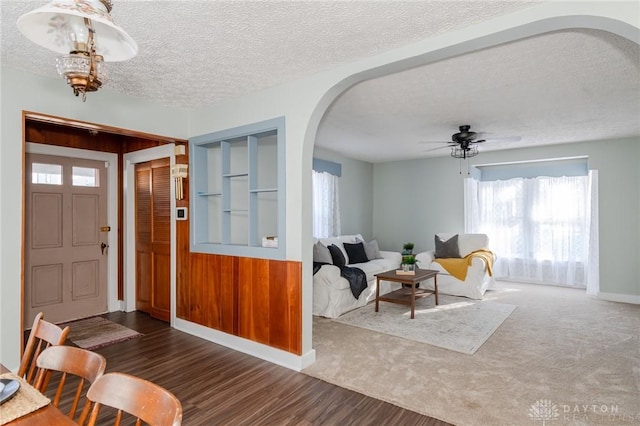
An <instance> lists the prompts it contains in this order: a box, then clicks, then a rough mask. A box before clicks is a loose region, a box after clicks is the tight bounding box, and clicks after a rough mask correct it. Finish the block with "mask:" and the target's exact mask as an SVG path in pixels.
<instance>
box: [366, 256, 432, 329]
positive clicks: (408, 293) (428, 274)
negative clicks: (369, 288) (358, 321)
mask: <svg viewBox="0 0 640 426" xmlns="http://www.w3.org/2000/svg"><path fill="white" fill-rule="evenodd" d="M375 276H376V312H378V304H379V303H380V301H383V302H391V303H398V304H400V305H407V306H411V319H413V318H414V314H413V312H414V308H415V303H416V299H419V298H421V297H427V296H430V295H432V294H433V295H434V296H435V299H436V305H437V304H438V271H434V270H433V269H417V268H416V270H415V274H414V275H404V274H402V275H401V274H398V273H397V271H396V270H395V269H393V270H391V271H386V272H382V273H380V274H376V275H375ZM430 278H433V290H429V289H426V288H419V287H418V288H417V287H416V286H417V285H418V284H419V283H420V282H422V281H426V280H428V279H430ZM380 280H384V281H392V282H396V283H402V284H406V285H407V287H404V286H403V288H401V289H400V290H396V291H392V292H391V293H387V294H385V295H384V296H380Z"/></svg>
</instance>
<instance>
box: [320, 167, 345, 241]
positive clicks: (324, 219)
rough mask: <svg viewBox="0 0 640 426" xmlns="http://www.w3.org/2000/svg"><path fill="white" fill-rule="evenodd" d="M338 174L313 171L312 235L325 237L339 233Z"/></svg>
mask: <svg viewBox="0 0 640 426" xmlns="http://www.w3.org/2000/svg"><path fill="white" fill-rule="evenodd" d="M338 179H339V178H338V176H335V175H333V174H330V173H327V172H318V171H315V170H314V171H313V236H314V237H315V238H327V237H332V236H336V235H340V206H339V203H338Z"/></svg>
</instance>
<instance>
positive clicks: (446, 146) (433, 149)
mask: <svg viewBox="0 0 640 426" xmlns="http://www.w3.org/2000/svg"><path fill="white" fill-rule="evenodd" d="M442 148H449V146H448V145H445V146H439V147H437V148H431V149H424V150H422V152H431V151H437V150H439V149H442Z"/></svg>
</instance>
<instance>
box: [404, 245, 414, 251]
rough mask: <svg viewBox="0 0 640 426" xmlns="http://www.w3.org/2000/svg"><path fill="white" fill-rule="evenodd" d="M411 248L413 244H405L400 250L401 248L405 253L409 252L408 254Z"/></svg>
mask: <svg viewBox="0 0 640 426" xmlns="http://www.w3.org/2000/svg"><path fill="white" fill-rule="evenodd" d="M413 247H414V246H413V243H405V244H404V245H403V246H402V248H403V249H404V250H407V251H409V252H410V251H411V250H413Z"/></svg>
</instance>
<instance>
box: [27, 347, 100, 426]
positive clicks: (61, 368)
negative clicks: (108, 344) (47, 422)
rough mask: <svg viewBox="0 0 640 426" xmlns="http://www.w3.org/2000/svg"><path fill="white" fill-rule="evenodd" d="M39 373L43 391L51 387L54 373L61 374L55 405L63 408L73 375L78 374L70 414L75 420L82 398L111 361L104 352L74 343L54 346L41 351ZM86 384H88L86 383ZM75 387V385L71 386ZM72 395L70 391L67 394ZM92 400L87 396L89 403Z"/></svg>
mask: <svg viewBox="0 0 640 426" xmlns="http://www.w3.org/2000/svg"><path fill="white" fill-rule="evenodd" d="M36 365H37V366H38V373H37V375H36V381H35V385H34V387H35V388H36V389H38V390H39V391H40V392H42V393H43V394H44V393H45V392H46V391H47V388H48V387H49V381H50V379H51V377H52V376H53V375H54V373H56V372H58V373H61V374H56V376H60V377H59V381H58V383H57V387H56V394H55V396H54V398H53V402H52V404H53V405H54V406H56V407H60V400H61V398H62V395H63V391H64V389H65V384H66V383H67V379H68V378H69V376H75V377H76V378H77V381H78V385H77V386H76V389H75V393H74V395H73V400H72V402H71V408H70V409H69V414H68V416H69V417H70V418H71V420H74V418H75V416H76V411H77V409H78V405H79V403H80V400H81V399H83V398H84V397H85V396H86V393H87V392H88V389H89V386H90V385H91V384H93V383H94V382H95V381H96V380H97V379H98V378H99V377H100V376H102V374H103V373H104V369H105V368H106V367H107V360H106V359H105V358H104V357H103V356H102V355H100V354H97V353H95V352H91V351H88V350H86V349H81V348H76V347H73V346H51V347H49V348H47V349H45V350H44V351H42V353H41V354H40V356H39V357H38V359H37V361H36ZM85 384H86V386H85ZM69 387H71V386H69ZM67 394H70V392H66V393H65V395H67ZM87 404H89V401H88V400H87V399H86V398H85V406H86V405H87Z"/></svg>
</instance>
